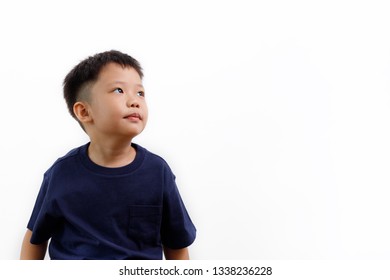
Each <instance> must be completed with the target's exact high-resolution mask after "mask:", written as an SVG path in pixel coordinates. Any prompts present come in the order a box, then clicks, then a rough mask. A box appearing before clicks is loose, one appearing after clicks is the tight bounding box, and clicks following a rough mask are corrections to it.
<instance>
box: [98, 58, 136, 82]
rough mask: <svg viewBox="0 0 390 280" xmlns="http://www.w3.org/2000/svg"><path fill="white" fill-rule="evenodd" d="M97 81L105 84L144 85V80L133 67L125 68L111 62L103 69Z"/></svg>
mask: <svg viewBox="0 0 390 280" xmlns="http://www.w3.org/2000/svg"><path fill="white" fill-rule="evenodd" d="M97 81H100V82H104V83H136V84H141V85H142V79H141V77H140V75H139V74H138V72H137V71H136V70H135V69H134V68H133V67H130V66H124V67H123V66H122V65H120V64H118V63H114V62H110V63H108V64H106V65H104V66H103V67H102V69H101V70H100V72H99V75H98V78H97Z"/></svg>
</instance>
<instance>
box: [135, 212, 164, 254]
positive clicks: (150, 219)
mask: <svg viewBox="0 0 390 280" xmlns="http://www.w3.org/2000/svg"><path fill="white" fill-rule="evenodd" d="M129 211H130V215H129V216H130V219H129V227H128V234H129V237H130V239H131V240H132V241H133V242H134V243H136V244H137V246H138V247H140V248H142V247H145V246H146V247H149V246H156V245H158V244H159V243H160V240H161V238H160V227H161V215H162V207H161V206H149V205H132V206H130V209H129Z"/></svg>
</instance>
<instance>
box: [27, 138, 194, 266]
mask: <svg viewBox="0 0 390 280" xmlns="http://www.w3.org/2000/svg"><path fill="white" fill-rule="evenodd" d="M132 145H133V147H134V148H135V149H136V156H135V159H134V161H133V162H132V163H130V164H129V165H127V166H124V167H119V168H107V167H102V166H99V165H96V164H95V163H93V162H92V161H91V160H90V159H89V157H88V153H87V150H88V146H89V143H88V144H86V145H84V146H81V147H79V148H76V149H74V150H72V151H70V152H69V153H68V154H67V155H65V156H64V157H62V158H60V159H58V160H57V161H56V162H55V163H54V164H53V166H52V167H51V168H50V169H49V170H48V171H47V172H46V173H45V175H44V179H43V183H42V186H41V189H40V192H39V194H38V198H37V200H36V203H35V206H34V210H33V212H32V215H31V218H30V221H29V223H28V226H27V227H28V228H29V229H30V230H31V231H32V232H33V234H32V237H31V240H30V242H31V243H32V244H40V243H42V242H45V241H47V240H49V239H51V240H50V245H49V254H50V258H51V259H162V245H164V246H166V247H168V248H171V249H180V248H184V247H187V246H189V245H190V244H191V243H192V242H193V241H194V240H195V235H196V229H195V226H194V225H193V223H192V222H191V219H190V217H189V215H188V213H187V211H186V208H185V206H184V204H183V201H182V199H181V197H180V194H179V191H178V189H177V186H176V183H175V176H174V175H173V173H172V171H171V170H170V168H169V166H168V165H167V163H166V162H165V161H164V160H163V159H162V158H161V157H159V156H157V155H155V154H152V153H150V152H149V151H147V150H146V149H144V148H142V147H141V146H139V145H136V144H132Z"/></svg>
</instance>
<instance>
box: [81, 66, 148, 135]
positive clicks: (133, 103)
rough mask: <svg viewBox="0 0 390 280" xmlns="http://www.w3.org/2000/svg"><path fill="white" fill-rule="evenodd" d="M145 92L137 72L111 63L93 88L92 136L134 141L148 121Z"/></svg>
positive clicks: (90, 107) (90, 111)
mask: <svg viewBox="0 0 390 280" xmlns="http://www.w3.org/2000/svg"><path fill="white" fill-rule="evenodd" d="M144 92H145V90H144V88H143V85H142V80H141V78H140V76H139V74H138V73H137V71H136V70H135V69H133V68H130V67H125V68H123V67H122V66H121V65H119V64H116V63H109V64H107V65H106V66H104V67H103V69H102V70H101V71H100V73H99V76H98V79H97V81H96V82H95V83H94V84H93V85H92V86H91V88H90V102H88V103H89V114H90V117H91V124H92V125H91V126H90V129H92V131H91V132H92V133H95V134H96V133H98V134H99V135H101V136H108V137H112V136H124V137H129V138H131V139H132V138H133V137H135V136H137V135H138V134H140V133H141V132H142V131H143V129H144V128H145V126H146V122H147V120H148V108H147V105H146V101H145V93H144Z"/></svg>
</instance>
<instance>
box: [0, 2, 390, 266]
mask: <svg viewBox="0 0 390 280" xmlns="http://www.w3.org/2000/svg"><path fill="white" fill-rule="evenodd" d="M389 14H390V7H389V4H387V1H375V0H374V1H373V0H370V1H346V0H337V1H302V0H299V1H245V0H239V1H128V0H126V1H119V0H110V1H69V0H67V1H2V2H1V4H0V30H1V32H0V38H1V43H0V50H1V51H0V91H1V101H0V102H1V103H0V104H1V110H0V125H1V126H0V127H1V140H0V141H1V145H0V155H1V168H0V172H1V173H0V219H1V220H0V226H1V230H0V240H1V245H0V259H17V258H18V257H19V250H20V244H21V241H22V237H23V234H24V232H25V227H26V224H27V221H28V219H29V216H30V214H31V210H32V207H33V204H34V202H35V198H36V195H37V192H38V190H39V187H40V184H41V180H42V176H43V173H44V172H45V170H46V169H47V168H48V167H49V166H50V165H51V164H52V163H53V162H54V161H55V160H56V159H57V158H58V157H59V156H62V155H63V154H65V153H66V152H67V151H68V150H70V149H72V148H74V147H76V146H80V145H82V144H84V143H85V142H87V141H88V138H87V137H86V135H85V134H84V133H83V132H82V130H81V129H80V127H79V126H78V124H77V123H76V122H75V121H74V120H73V119H72V118H71V117H70V115H69V114H68V112H67V109H66V105H65V102H64V101H63V98H62V81H63V78H64V77H65V75H66V74H67V73H68V71H69V70H70V69H71V68H72V67H73V66H74V65H75V64H77V63H78V62H79V61H81V60H82V59H84V58H86V57H87V56H89V55H93V54H95V53H97V52H101V51H105V50H110V49H117V50H120V51H123V52H126V53H128V54H130V55H132V56H134V57H135V58H136V59H138V60H139V61H140V62H141V64H142V66H143V68H144V70H145V71H144V72H145V79H144V85H145V88H146V92H147V100H148V104H149V109H150V118H149V123H148V127H147V129H146V130H145V131H144V132H143V134H142V135H140V136H139V137H137V138H136V139H135V141H134V142H136V143H139V144H141V145H143V146H145V147H146V148H148V149H149V150H151V151H152V152H155V153H157V154H159V155H161V156H162V157H164V158H165V159H166V160H167V161H168V163H169V164H170V165H171V167H172V169H173V170H174V172H175V174H176V176H177V182H178V185H179V188H180V190H181V193H182V196H183V199H184V201H185V203H186V205H187V208H188V210H189V212H190V214H191V217H192V219H193V221H194V223H195V224H196V226H197V229H198V237H197V239H196V242H195V243H194V244H193V245H192V246H191V248H190V252H191V256H192V258H193V259H390V238H389V236H390V224H389V214H390V203H389V202H388V201H389V196H390V191H389V186H390V176H389V170H390V145H389V143H390V123H389V120H390V94H389V91H390V83H389V81H390V16H389Z"/></svg>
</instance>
